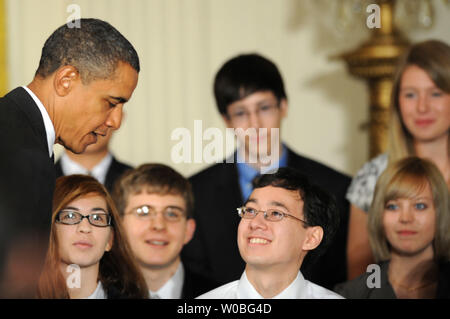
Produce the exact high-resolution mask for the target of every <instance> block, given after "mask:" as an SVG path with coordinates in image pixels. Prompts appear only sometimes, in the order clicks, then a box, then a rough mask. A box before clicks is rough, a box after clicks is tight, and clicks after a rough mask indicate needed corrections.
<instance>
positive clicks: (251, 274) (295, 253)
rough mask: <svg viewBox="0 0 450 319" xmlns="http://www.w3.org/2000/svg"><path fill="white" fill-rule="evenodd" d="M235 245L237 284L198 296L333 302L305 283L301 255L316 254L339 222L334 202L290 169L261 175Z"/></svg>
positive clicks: (327, 293) (240, 210) (330, 295)
mask: <svg viewBox="0 0 450 319" xmlns="http://www.w3.org/2000/svg"><path fill="white" fill-rule="evenodd" d="M237 210H238V214H239V216H240V217H241V221H240V223H239V228H238V238H237V242H238V247H239V251H240V254H241V256H242V258H243V259H244V260H245V262H246V266H245V271H244V273H243V274H242V275H241V278H240V279H239V280H236V281H233V282H231V283H228V284H225V285H223V286H221V287H219V288H216V289H214V290H212V291H210V292H208V293H206V294H203V295H201V296H200V297H199V298H201V299H202V298H211V299H259V298H277V299H279V298H281V299H320V298H325V299H335V298H342V297H341V296H339V295H337V294H336V293H334V292H332V291H330V290H328V289H326V288H323V287H321V286H318V285H316V284H314V283H312V282H310V281H308V280H306V279H305V278H304V276H303V274H302V272H301V271H299V269H300V267H301V265H302V263H303V261H304V259H305V257H306V256H308V257H310V256H311V255H313V254H316V255H320V253H321V251H323V250H324V249H325V248H326V246H327V245H328V244H329V243H330V242H331V240H333V236H334V234H335V232H336V229H337V227H338V224H339V221H338V219H337V215H336V206H335V203H334V200H333V199H332V198H331V197H330V196H329V195H328V194H327V193H325V192H324V191H322V190H321V189H320V188H318V187H317V186H314V185H311V184H310V183H309V182H308V179H307V178H306V177H305V176H304V175H302V174H300V173H299V172H297V171H295V170H294V169H291V168H280V169H279V170H278V172H277V173H275V174H265V175H262V176H261V177H260V178H258V180H257V181H256V182H255V184H254V190H253V192H252V194H251V195H250V197H249V198H248V199H247V201H246V202H245V204H244V206H243V207H240V208H238V209H237Z"/></svg>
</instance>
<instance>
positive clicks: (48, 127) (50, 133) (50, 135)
mask: <svg viewBox="0 0 450 319" xmlns="http://www.w3.org/2000/svg"><path fill="white" fill-rule="evenodd" d="M22 87H23V88H24V89H25V91H27V92H28V94H30V96H31V98H32V99H33V101H34V103H36V105H37V106H38V108H39V111H40V112H41V115H42V119H43V120H44V127H45V134H46V135H47V143H48V154H49V157H52V155H53V144H55V138H56V137H55V127H54V126H53V123H52V120H51V119H50V116H49V115H48V112H47V110H46V109H45V107H44V104H42V102H41V100H39V98H38V97H37V96H36V95H35V94H34V93H33V91H31V90H30V89H29V88H27V87H26V86H22Z"/></svg>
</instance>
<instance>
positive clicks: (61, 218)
mask: <svg viewBox="0 0 450 319" xmlns="http://www.w3.org/2000/svg"><path fill="white" fill-rule="evenodd" d="M84 218H87V219H88V221H89V224H91V225H92V226H96V227H107V226H110V225H111V219H112V218H111V215H109V214H107V213H92V214H89V215H86V216H84V215H81V214H80V213H79V212H77V211H74V210H68V209H63V210H61V211H60V212H58V215H56V222H57V223H60V224H65V225H76V224H79V223H81V222H82V221H83V219H84Z"/></svg>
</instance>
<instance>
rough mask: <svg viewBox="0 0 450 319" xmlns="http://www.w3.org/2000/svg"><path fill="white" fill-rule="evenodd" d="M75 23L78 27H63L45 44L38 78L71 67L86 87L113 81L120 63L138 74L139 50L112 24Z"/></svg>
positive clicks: (94, 21)
mask: <svg viewBox="0 0 450 319" xmlns="http://www.w3.org/2000/svg"><path fill="white" fill-rule="evenodd" d="M76 22H79V23H80V27H79V28H77V27H69V26H68V25H67V24H64V25H62V26H61V27H59V28H58V29H56V31H54V32H53V33H52V35H51V36H50V37H49V38H48V39H47V41H45V44H44V47H43V48H42V54H41V60H40V61H39V67H38V69H37V71H36V76H41V77H43V78H45V77H47V76H49V75H50V74H52V73H53V72H55V71H56V70H57V69H58V68H59V67H61V66H65V65H72V66H74V67H75V68H76V69H77V70H78V72H79V73H80V77H81V80H82V81H83V83H84V84H87V83H88V82H89V81H91V80H93V79H107V78H110V77H111V76H112V75H113V73H114V71H115V69H116V66H117V64H118V62H120V61H122V62H125V63H128V64H129V65H130V66H131V67H132V68H133V69H135V70H136V72H139V70H140V66H139V57H138V55H137V52H136V50H135V49H134V48H133V46H132V45H131V43H130V42H129V41H128V40H127V39H126V38H125V37H124V36H123V35H122V34H121V33H120V32H119V31H117V30H116V29H115V28H114V27H113V26H112V25H110V24H109V23H108V22H105V21H102V20H99V19H80V20H76ZM75 25H76V24H75Z"/></svg>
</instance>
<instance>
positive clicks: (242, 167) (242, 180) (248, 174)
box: [236, 144, 288, 202]
mask: <svg viewBox="0 0 450 319" xmlns="http://www.w3.org/2000/svg"><path fill="white" fill-rule="evenodd" d="M239 153H240V152H239V151H237V152H236V167H237V170H238V176H239V185H240V187H241V193H242V198H243V201H244V202H245V201H246V200H247V198H248V197H249V196H250V194H251V193H252V190H253V185H252V181H253V179H254V178H255V177H256V176H258V175H259V174H260V172H259V171H258V170H256V169H255V168H254V167H252V166H250V165H249V164H247V163H245V162H244V161H243V160H242V158H241V157H240V154H239ZM287 154H288V152H287V148H286V146H285V145H284V144H283V146H282V150H281V157H280V159H279V161H278V162H276V163H273V164H272V165H271V166H270V167H268V168H265V169H264V173H266V172H269V171H273V170H275V169H278V168H279V167H285V166H287V161H288V155H287Z"/></svg>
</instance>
